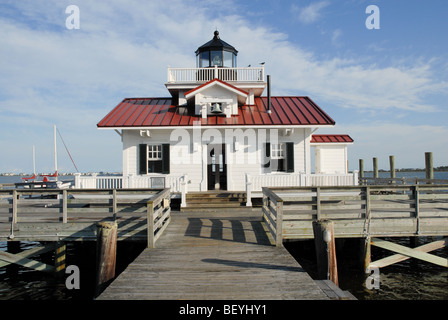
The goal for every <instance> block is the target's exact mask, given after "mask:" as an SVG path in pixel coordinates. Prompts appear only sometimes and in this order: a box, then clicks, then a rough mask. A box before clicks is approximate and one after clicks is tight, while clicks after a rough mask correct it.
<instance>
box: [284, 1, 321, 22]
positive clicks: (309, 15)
mask: <svg viewBox="0 0 448 320" xmlns="http://www.w3.org/2000/svg"><path fill="white" fill-rule="evenodd" d="M329 5H330V2H329V1H319V2H313V3H311V4H309V5H308V6H306V7H303V8H300V7H298V6H297V5H292V9H293V12H295V13H296V14H297V19H298V20H299V21H300V22H302V23H305V24H310V23H313V22H316V21H317V20H318V19H319V18H320V17H321V16H322V10H323V9H324V8H326V7H328V6H329Z"/></svg>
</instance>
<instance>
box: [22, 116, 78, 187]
mask: <svg viewBox="0 0 448 320" xmlns="http://www.w3.org/2000/svg"><path fill="white" fill-rule="evenodd" d="M56 148H57V146H56V125H54V173H53V174H41V175H39V176H40V177H42V180H37V179H36V164H35V160H36V159H35V149H34V146H33V170H34V174H33V175H32V176H31V177H25V178H22V180H24V181H25V182H18V183H16V184H15V186H16V188H25V189H35V188H47V189H68V188H69V187H70V186H71V182H70V181H60V180H58V154H57V149H56ZM49 178H54V179H49Z"/></svg>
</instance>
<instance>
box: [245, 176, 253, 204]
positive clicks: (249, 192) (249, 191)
mask: <svg viewBox="0 0 448 320" xmlns="http://www.w3.org/2000/svg"><path fill="white" fill-rule="evenodd" d="M246 198H247V199H246V207H252V181H251V179H250V175H249V174H247V173H246Z"/></svg>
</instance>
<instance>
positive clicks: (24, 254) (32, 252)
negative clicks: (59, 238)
mask: <svg viewBox="0 0 448 320" xmlns="http://www.w3.org/2000/svg"><path fill="white" fill-rule="evenodd" d="M54 248H55V246H54V244H53V243H51V244H47V245H45V246H39V247H35V248H32V249H28V250H26V251H23V252H19V253H16V254H15V256H16V257H17V258H30V257H33V256H36V255H39V254H43V253H46V252H49V251H52V250H54ZM8 264H10V262H6V261H0V268H1V267H4V266H6V265H8Z"/></svg>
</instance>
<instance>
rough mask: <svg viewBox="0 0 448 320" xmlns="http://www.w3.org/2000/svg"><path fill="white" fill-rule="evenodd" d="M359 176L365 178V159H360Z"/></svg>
mask: <svg viewBox="0 0 448 320" xmlns="http://www.w3.org/2000/svg"><path fill="white" fill-rule="evenodd" d="M359 178H360V179H362V178H364V159H359Z"/></svg>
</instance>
